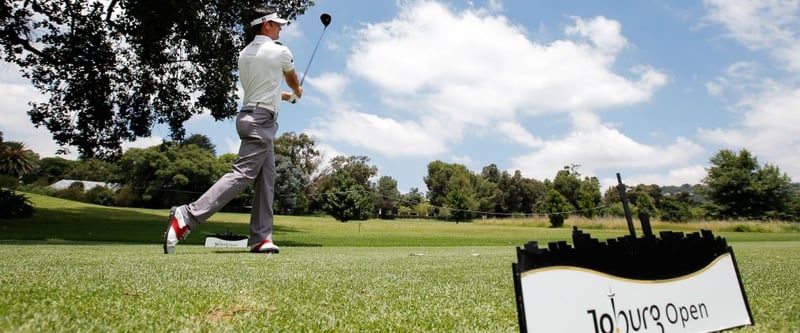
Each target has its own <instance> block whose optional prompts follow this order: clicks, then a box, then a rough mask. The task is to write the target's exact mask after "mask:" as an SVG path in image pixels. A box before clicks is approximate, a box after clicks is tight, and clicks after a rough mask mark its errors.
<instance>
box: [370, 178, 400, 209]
mask: <svg viewBox="0 0 800 333" xmlns="http://www.w3.org/2000/svg"><path fill="white" fill-rule="evenodd" d="M376 190H377V193H376V196H375V209H377V210H378V214H377V215H378V217H380V218H383V219H392V218H394V217H395V216H397V214H398V206H399V204H398V201H399V199H400V191H399V190H397V181H396V180H394V179H393V178H392V177H389V176H382V177H381V178H379V179H378V186H377V188H376Z"/></svg>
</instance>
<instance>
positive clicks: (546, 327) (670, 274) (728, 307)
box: [512, 174, 754, 332]
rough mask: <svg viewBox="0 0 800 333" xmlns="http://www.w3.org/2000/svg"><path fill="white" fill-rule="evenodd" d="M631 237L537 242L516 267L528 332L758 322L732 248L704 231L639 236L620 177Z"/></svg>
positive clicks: (693, 328) (580, 235) (645, 224)
mask: <svg viewBox="0 0 800 333" xmlns="http://www.w3.org/2000/svg"><path fill="white" fill-rule="evenodd" d="M617 179H618V180H619V183H620V185H619V186H618V188H619V189H620V191H621V193H620V194H621V195H622V199H623V206H624V208H625V211H626V218H627V219H628V227H629V231H630V234H629V235H626V236H623V237H619V238H616V239H608V240H606V242H605V243H602V242H600V241H599V240H597V239H595V238H592V237H591V235H589V234H588V233H585V232H583V231H581V230H579V229H578V228H577V227H574V228H573V231H572V243H573V246H570V245H568V244H567V242H566V241H559V242H551V243H549V244H548V246H547V248H544V249H540V248H539V244H538V243H537V242H536V241H531V242H528V243H526V244H525V245H524V247H522V248H517V260H518V262H517V263H513V264H512V270H513V276H514V290H515V295H516V302H517V315H518V320H519V324H520V331H521V332H556V331H558V332H573V331H580V332H697V331H720V330H725V329H731V328H735V327H741V326H747V325H753V324H754V323H753V318H752V313H751V311H750V305H749V303H748V301H747V296H746V294H745V291H744V287H743V285H742V279H741V276H740V274H739V268H738V266H737V264H736V258H735V256H734V253H733V249H732V248H731V247H730V246H728V244H727V241H726V240H725V239H724V238H722V237H715V236H714V235H713V234H712V232H711V231H709V230H702V231H700V232H694V233H690V234H687V235H684V234H683V233H682V232H674V231H662V232H660V233H659V236H660V238H659V237H657V236H655V235H653V233H652V229H651V228H650V221H649V216H647V215H646V214H643V215H642V216H640V220H641V222H642V229H643V234H644V235H643V236H642V237H639V238H637V237H636V234H635V232H634V230H633V222H632V219H631V217H630V210H629V208H628V205H627V196H625V195H624V188H625V186H624V185H623V184H622V180H621V178H620V176H619V174H617Z"/></svg>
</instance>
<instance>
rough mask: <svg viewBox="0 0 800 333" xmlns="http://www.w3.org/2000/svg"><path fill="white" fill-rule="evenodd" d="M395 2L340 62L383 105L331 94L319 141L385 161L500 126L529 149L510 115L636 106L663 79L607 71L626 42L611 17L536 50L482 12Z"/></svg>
mask: <svg viewBox="0 0 800 333" xmlns="http://www.w3.org/2000/svg"><path fill="white" fill-rule="evenodd" d="M401 5H403V6H406V7H404V8H401V11H400V13H399V14H398V15H397V16H396V17H395V18H394V19H392V20H389V21H386V22H381V23H373V24H366V25H364V26H363V27H362V28H361V29H360V30H358V31H356V32H355V33H354V36H355V37H354V45H353V47H352V50H353V51H352V53H351V55H350V57H349V59H348V61H347V69H348V70H349V72H350V73H352V75H354V76H356V77H359V78H361V79H364V80H366V81H367V82H369V83H371V84H372V85H373V87H374V88H375V89H376V93H375V94H374V97H377V98H378V99H379V100H380V101H381V102H382V105H381V106H379V109H374V108H373V109H370V110H360V109H354V108H353V107H352V106H349V105H347V101H346V100H345V99H343V98H342V94H341V90H340V89H328V91H327V92H326V94H327V95H328V96H329V98H330V101H331V102H330V103H329V104H330V105H329V107H330V108H332V109H334V110H337V111H334V112H329V113H328V114H326V115H324V116H322V117H321V118H319V119H318V122H317V123H316V124H315V126H314V127H315V130H314V133H315V134H316V135H317V136H319V137H320V138H323V139H325V140H332V141H339V142H346V143H348V144H351V145H353V146H358V147H363V148H367V149H369V150H371V151H374V152H377V153H380V154H383V155H386V156H412V155H416V156H431V155H436V154H441V153H443V152H446V151H447V150H448V149H449V148H450V147H451V146H453V145H455V144H459V143H461V142H462V140H463V139H464V138H465V137H466V136H474V135H482V134H481V133H496V132H497V130H496V128H497V127H501V128H503V129H504V130H505V131H506V136H507V137H509V138H510V139H511V140H512V141H513V142H516V143H519V144H523V145H527V146H529V147H533V148H535V147H537V146H538V145H539V144H540V143H538V141H537V140H539V139H537V138H536V137H535V136H533V135H532V134H530V133H528V131H527V130H526V129H525V128H523V127H522V126H521V125H519V123H520V122H519V121H518V120H516V119H517V118H519V117H536V116H540V115H543V114H548V113H563V112H574V111H576V110H584V111H585V110H590V111H591V110H599V109H603V108H608V107H613V106H620V105H631V104H635V103H640V102H643V101H646V100H648V99H649V98H650V97H651V96H652V94H653V92H654V91H655V90H656V89H658V88H660V87H662V86H663V85H665V84H666V82H667V77H666V75H665V74H664V73H662V72H661V71H659V70H656V69H654V68H652V67H650V66H643V65H640V66H635V67H633V68H631V69H630V72H629V73H627V74H628V75H626V76H622V75H619V74H617V73H615V72H613V71H612V69H611V66H612V65H613V64H614V60H615V59H616V56H617V54H618V53H619V52H621V51H622V50H624V49H625V48H626V47H627V46H628V45H629V43H628V42H627V40H626V39H625V38H624V37H623V36H622V35H621V29H622V28H621V24H620V23H619V22H617V21H614V20H611V19H607V18H603V17H596V18H591V19H581V18H574V19H573V22H572V23H573V24H572V25H571V26H567V27H565V28H564V33H565V35H566V38H574V40H573V39H562V40H557V41H555V42H552V43H549V44H538V43H536V42H532V41H531V40H530V39H528V37H527V35H526V34H527V31H526V30H525V29H524V28H523V27H521V26H519V25H516V24H514V23H513V22H509V20H508V19H507V18H506V17H504V16H501V15H492V14H491V11H488V10H482V9H473V8H469V9H465V10H463V11H454V10H452V9H450V8H449V7H447V6H446V5H444V4H441V3H438V2H434V1H413V2H407V3H406V2H404V3H402V4H401ZM433 50H435V52H432V51H433ZM328 86H331V87H336V86H337V84H330V85H328ZM389 115H391V117H390V116H389ZM514 124H516V125H514Z"/></svg>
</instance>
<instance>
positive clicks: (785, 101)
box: [698, 0, 800, 175]
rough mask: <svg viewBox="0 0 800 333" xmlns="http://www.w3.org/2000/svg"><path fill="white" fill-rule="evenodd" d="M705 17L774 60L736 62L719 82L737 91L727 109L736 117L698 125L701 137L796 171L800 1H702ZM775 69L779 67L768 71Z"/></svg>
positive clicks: (799, 127) (799, 166) (798, 166)
mask: <svg viewBox="0 0 800 333" xmlns="http://www.w3.org/2000/svg"><path fill="white" fill-rule="evenodd" d="M705 4H706V7H707V8H708V10H709V14H708V18H709V19H710V20H711V21H713V22H716V23H719V24H721V25H722V26H723V27H724V28H725V29H727V31H728V33H729V36H730V37H731V38H732V39H733V40H735V41H737V42H739V43H741V44H742V45H744V46H745V47H747V48H749V49H750V50H753V51H758V52H766V53H767V54H769V55H771V56H772V57H773V58H774V59H776V60H778V63H777V64H761V63H756V62H752V61H740V62H736V63H733V64H731V65H730V66H729V67H728V68H727V71H726V73H725V76H724V77H722V78H719V79H718V80H717V81H716V82H719V83H720V84H721V85H722V86H724V87H725V88H732V89H733V91H735V92H736V93H738V96H737V98H738V99H739V101H738V103H736V105H734V106H733V107H732V108H731V109H732V110H733V111H735V112H736V115H738V116H739V117H738V120H739V122H738V123H737V124H735V125H734V126H731V127H730V128H710V129H709V128H705V129H699V130H698V135H699V137H700V138H702V139H704V140H706V141H708V142H711V143H714V144H719V145H722V146H723V147H725V148H728V149H733V150H738V149H741V148H744V149H747V150H749V151H750V152H751V153H753V154H754V155H755V156H757V157H758V158H759V162H762V163H764V162H767V163H770V164H773V165H777V166H779V167H780V168H781V170H782V171H784V172H787V173H788V174H794V175H798V174H800V160H798V159H797V158H796V157H797V155H798V153H800V148H798V147H800V137H798V136H797V133H798V132H799V131H800V112H797V110H798V108H800V86H798V84H797V81H796V73H797V72H798V71H800V47H798V45H800V1H797V0H765V1H745V0H706V1H705ZM771 69H777V70H778V71H770V70H771Z"/></svg>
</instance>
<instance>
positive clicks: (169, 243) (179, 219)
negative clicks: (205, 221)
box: [164, 207, 191, 254]
mask: <svg viewBox="0 0 800 333" xmlns="http://www.w3.org/2000/svg"><path fill="white" fill-rule="evenodd" d="M190 231H191V230H189V225H187V224H186V216H185V215H184V213H183V211H182V210H181V209H179V208H178V207H172V209H170V210H169V222H168V224H167V231H166V232H165V233H164V254H172V253H175V245H178V241H181V240H183V239H184V238H186V236H188V235H189V232H190Z"/></svg>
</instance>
